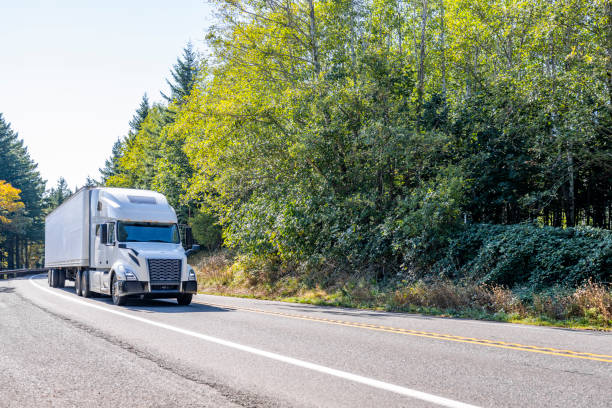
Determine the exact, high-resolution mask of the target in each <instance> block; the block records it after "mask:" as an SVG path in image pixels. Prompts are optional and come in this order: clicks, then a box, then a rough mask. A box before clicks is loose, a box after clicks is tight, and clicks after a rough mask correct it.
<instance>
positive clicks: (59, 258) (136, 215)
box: [45, 187, 198, 305]
mask: <svg viewBox="0 0 612 408" xmlns="http://www.w3.org/2000/svg"><path fill="white" fill-rule="evenodd" d="M197 248H198V246H197V245H194V246H193V247H192V248H190V249H188V250H187V251H185V250H184V248H183V246H182V245H181V239H180V233H179V227H178V222H177V217H176V213H175V211H174V209H173V208H172V207H171V206H170V205H169V204H168V201H167V200H166V197H164V195H162V194H160V193H157V192H154V191H148V190H137V189H127V188H107V187H85V188H82V189H80V190H79V191H77V192H76V193H75V194H73V195H72V196H71V197H70V198H68V199H67V200H66V201H64V202H63V203H62V204H61V205H60V206H59V207H57V208H56V209H55V210H54V211H52V212H51V213H49V215H47V217H46V218H45V268H47V269H48V283H49V286H51V287H64V286H65V282H66V280H69V281H74V287H75V291H76V294H77V295H79V296H84V297H90V296H94V295H96V294H101V295H109V296H111V298H112V301H113V303H114V304H116V305H123V304H125V302H126V300H127V299H128V298H129V297H140V298H175V299H176V300H177V301H178V303H179V304H180V305H188V304H190V303H191V300H192V297H193V295H194V294H196V293H197V282H196V274H195V272H194V270H193V268H192V267H191V266H189V265H188V264H187V255H188V254H189V253H190V252H191V251H193V250H196V249H197Z"/></svg>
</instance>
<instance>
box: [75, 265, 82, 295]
mask: <svg viewBox="0 0 612 408" xmlns="http://www.w3.org/2000/svg"><path fill="white" fill-rule="evenodd" d="M74 291H75V292H76V294H77V296H81V271H76V272H75V273H74Z"/></svg>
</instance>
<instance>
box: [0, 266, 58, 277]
mask: <svg viewBox="0 0 612 408" xmlns="http://www.w3.org/2000/svg"><path fill="white" fill-rule="evenodd" d="M44 272H47V269H46V268H38V269H0V279H13V278H17V277H19V276H26V275H35V274H37V273H44Z"/></svg>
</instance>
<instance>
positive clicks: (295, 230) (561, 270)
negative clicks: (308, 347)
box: [107, 0, 612, 286]
mask: <svg viewBox="0 0 612 408" xmlns="http://www.w3.org/2000/svg"><path fill="white" fill-rule="evenodd" d="M215 4H216V5H217V10H218V14H219V21H218V24H216V25H215V26H214V27H213V29H211V31H210V32H209V34H208V36H207V39H208V41H209V46H210V50H211V52H210V56H209V58H208V61H210V63H209V64H205V63H203V62H200V63H198V62H197V58H196V57H195V54H194V52H193V50H192V49H191V47H190V45H188V46H187V48H185V50H184V52H183V55H182V56H181V57H180V58H179V59H178V61H177V64H176V65H174V67H173V69H172V71H171V74H172V81H168V83H169V85H170V88H171V91H172V94H171V95H170V96H166V95H164V96H165V97H166V101H167V102H168V105H162V104H157V105H155V104H154V105H153V106H152V107H150V109H148V110H147V114H146V117H141V118H140V119H141V120H140V121H139V122H138V123H139V125H138V127H137V129H136V128H134V132H133V133H132V134H131V135H130V136H129V137H128V138H126V139H125V140H123V141H122V142H121V144H120V146H119V147H118V148H117V149H116V153H115V150H114V153H113V154H114V156H113V157H114V158H115V159H113V160H114V161H113V160H111V162H110V163H109V166H108V167H113V166H115V164H114V163H116V166H115V167H116V168H115V167H113V170H112V173H113V175H112V176H110V177H108V179H107V184H108V185H118V186H126V187H128V186H129V187H141V188H152V189H156V190H158V191H160V192H163V193H164V194H166V195H167V196H168V198H169V201H170V203H171V204H172V205H173V206H175V207H176V208H177V209H178V211H177V212H178V214H179V219H181V220H183V221H186V220H187V218H188V216H189V214H192V213H194V211H192V210H195V213H196V214H198V215H196V216H194V217H193V218H192V219H191V220H190V222H191V223H192V224H193V225H194V227H197V228H198V229H201V234H202V236H201V238H202V242H215V240H214V239H212V240H211V239H210V236H212V235H214V230H215V228H216V227H214V228H213V227H212V226H213V225H215V224H214V223H213V222H212V221H213V220H215V221H216V220H218V225H219V226H220V227H221V228H222V235H223V240H224V244H225V245H226V246H228V247H231V248H234V249H235V250H236V251H237V253H239V254H240V255H241V256H244V257H245V258H244V259H247V258H248V259H259V260H262V262H263V263H265V264H266V265H268V264H273V265H276V266H278V267H280V268H281V269H283V268H284V270H291V269H293V270H295V271H297V272H296V273H301V274H304V275H305V276H309V277H310V278H312V279H310V281H311V283H313V284H316V283H321V282H330V281H332V280H333V279H331V277H332V276H334V274H335V273H337V272H338V271H339V270H341V271H350V272H351V273H354V274H356V275H364V276H370V277H373V278H374V279H377V280H379V281H382V282H387V281H392V280H394V279H396V278H398V277H400V278H401V277H407V276H412V277H422V278H426V277H427V275H432V274H435V273H437V272H440V273H443V274H447V275H448V276H451V277H456V278H460V277H466V276H469V277H474V278H477V279H482V280H483V281H491V282H498V283H502V284H508V285H514V284H527V285H533V286H544V285H548V284H551V283H553V282H557V281H559V282H564V283H567V284H568V285H571V284H578V283H579V282H581V281H582V280H583V279H584V278H588V277H593V278H598V279H607V278H605V277H604V276H603V275H602V273H603V272H602V271H603V269H601V268H603V267H604V266H605V267H607V265H608V263H607V262H608V261H607V260H606V257H607V256H608V255H606V254H607V252H606V251H607V249H605V248H604V247H602V248H601V250H600V252H597V250H596V248H595V247H592V244H593V242H594V241H592V240H591V238H587V237H586V235H588V234H587V233H586V232H584V231H587V230H586V229H577V230H575V229H573V228H572V227H574V226H576V225H590V226H593V227H597V228H601V229H606V228H607V229H610V227H611V225H612V224H611V223H612V213H611V208H612V206H611V203H612V184H611V183H610V180H611V179H612V166H610V163H611V162H612V160H611V159H612V130H611V129H612V108H611V106H612V99H611V96H610V95H611V94H610V92H609V90H610V88H611V87H612V83H610V82H609V79H608V78H610V77H611V76H610V72H612V62H611V61H610V57H609V56H610V55H612V49H611V48H610V44H612V36H611V34H609V33H612V22H611V21H610V17H609V15H610V13H609V10H610V7H611V6H610V4H609V3H607V2H602V1H595V2H587V1H585V0H579V1H572V2H563V1H562V2H553V3H550V2H548V3H546V2H544V3H543V2H532V1H523V0H516V1H514V0H513V1H509V2H508V1H505V2H500V1H493V2H491V1H484V0H476V1H467V0H459V1H453V2H449V1H441V2H421V1H407V2H406V1H396V0H368V1H353V0H340V1H338V0H334V1H328V0H320V1H314V0H313V1H306V2H297V1H286V2H261V1H258V0H242V1H234V0H216V1H215ZM141 116H142V115H141ZM203 214H211V215H210V218H207V217H208V215H207V216H204V215H203ZM528 220H538V222H539V223H541V224H544V225H552V226H555V227H559V229H546V228H543V229H542V228H541V229H534V230H533V231H531V230H529V231H531V232H533V235H530V236H527V232H525V231H523V230H522V228H536V227H533V226H532V227H525V226H523V225H522V224H520V223H522V222H525V221H528ZM462 221H463V222H470V223H477V224H475V225H480V224H481V223H487V224H499V225H501V226H492V227H491V228H493V229H494V230H495V228H500V230H499V231H498V233H496V235H495V234H494V235H492V236H484V235H483V236H482V237H481V238H476V237H480V235H479V234H481V235H482V234H484V232H482V231H481V232H478V231H480V230H479V229H478V228H480V227H476V226H470V227H462ZM512 224H519V226H515V227H513V226H512ZM565 227H569V228H567V231H565V232H563V231H562V230H561V228H565ZM211 228H212V229H211ZM483 228H484V227H483ZM502 230H503V233H502ZM495 231H497V230H495ZM559 231H562V232H559ZM577 231H578V232H577ZM588 231H592V234H595V235H597V234H604V235H605V233H606V232H605V231H604V232H601V231H600V230H596V229H593V230H588ZM209 233H210V234H212V235H210V234H209ZM504 234H506V235H504ZM521 234H524V235H525V236H523V235H521ZM563 234H565V235H563ZM572 234H574V235H572ZM576 234H577V235H576ZM580 234H583V235H584V234H586V235H584V237H583V239H582V238H581V239H582V240H580V239H578V238H577V237H578V236H582V235H580ZM502 236H504V237H505V238H504V239H502V238H501V237H502ZM458 237H463V238H461V239H465V242H463V241H461V240H460V238H458ZM478 239H480V241H478ZM547 239H550V240H551V241H550V242H548V241H547ZM561 241H563V242H566V244H567V245H568V246H567V247H564V246H563V245H561V244H559V242H561ZM510 242H512V244H510ZM602 242H604V243H606V245H608V244H609V242H608V241H607V238H606V239H604V240H603V241H602ZM461 245H465V246H466V247H469V248H470V250H471V252H469V251H468V250H463V249H461V248H462V247H461ZM470 245H471V246H470ZM530 245H531V246H533V247H536V246H538V245H540V246H542V247H547V248H550V249H551V250H550V251H549V252H537V250H533V248H532V247H531V246H530ZM547 245H548V246H547ZM555 245H556V246H555ZM572 245H574V246H575V248H574V247H572ZM553 247H554V248H556V249H558V250H559V251H561V252H558V251H553V250H552V249H553ZM530 248H532V249H530ZM572 248H573V249H572ZM466 251H467V252H466ZM487 251H492V252H487ZM503 251H506V252H503ZM530 251H532V252H530ZM533 251H536V252H533ZM455 252H457V253H456V254H455ZM443 254H447V256H443ZM476 254H481V255H478V256H477V255H476ZM504 254H508V255H507V256H506V255H504ZM581 254H582V255H581ZM249 257H250V258H249ZM564 262H565V263H564ZM566 264H567V265H566ZM555 265H564V266H562V267H561V266H555ZM572 265H573V266H572ZM597 265H600V266H597ZM601 265H604V266H601ZM472 266H473V267H472ZM432 268H433V269H432ZM470 268H471V269H470ZM598 268H600V269H598ZM316 271H318V272H316ZM532 273H533V275H532Z"/></svg>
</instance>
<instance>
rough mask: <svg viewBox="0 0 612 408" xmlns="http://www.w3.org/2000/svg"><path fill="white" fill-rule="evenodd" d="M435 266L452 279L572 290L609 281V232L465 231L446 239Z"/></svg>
mask: <svg viewBox="0 0 612 408" xmlns="http://www.w3.org/2000/svg"><path fill="white" fill-rule="evenodd" d="M445 251H446V252H445V253H444V257H443V259H442V260H440V261H439V262H438V264H437V265H435V266H434V267H435V268H437V269H438V270H440V271H441V272H444V273H446V274H447V275H448V276H450V277H453V278H455V279H463V278H469V279H475V280H478V281H481V282H491V283H496V284H500V285H506V286H510V287H513V286H517V285H519V286H520V285H527V286H529V287H531V288H534V289H537V290H541V289H542V288H545V287H549V286H553V285H561V286H568V287H575V286H578V285H580V284H581V283H583V282H586V281H587V280H589V279H593V280H595V281H599V282H612V232H611V231H607V230H600V229H595V228H590V227H579V228H566V229H561V228H554V227H546V226H545V227H540V226H537V225H533V224H528V223H527V224H517V225H508V226H504V225H490V224H475V225H471V226H469V227H466V228H465V229H464V231H462V232H460V233H459V234H457V235H456V236H454V237H453V238H452V240H450V242H449V244H448V247H447V249H446V250H445Z"/></svg>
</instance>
